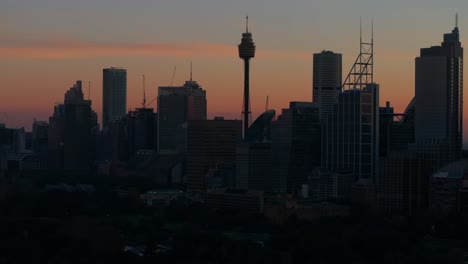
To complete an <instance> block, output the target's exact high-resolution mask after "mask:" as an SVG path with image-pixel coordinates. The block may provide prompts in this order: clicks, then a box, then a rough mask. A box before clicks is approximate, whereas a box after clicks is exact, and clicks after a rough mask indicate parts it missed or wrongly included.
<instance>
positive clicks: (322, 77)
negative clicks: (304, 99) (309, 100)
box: [313, 50, 342, 120]
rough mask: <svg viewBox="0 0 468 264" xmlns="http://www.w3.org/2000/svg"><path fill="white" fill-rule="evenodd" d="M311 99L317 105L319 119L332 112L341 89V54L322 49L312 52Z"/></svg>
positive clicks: (323, 118)
mask: <svg viewBox="0 0 468 264" xmlns="http://www.w3.org/2000/svg"><path fill="white" fill-rule="evenodd" d="M313 75H314V76H313V101H314V102H315V103H317V104H318V105H319V109H320V119H321V120H325V119H326V117H327V115H329V114H331V113H332V112H333V105H334V104H335V102H336V99H337V97H338V93H339V92H340V91H341V87H342V80H341V76H342V73H341V54H339V53H334V52H332V51H325V50H324V51H322V52H321V53H315V54H314V69H313Z"/></svg>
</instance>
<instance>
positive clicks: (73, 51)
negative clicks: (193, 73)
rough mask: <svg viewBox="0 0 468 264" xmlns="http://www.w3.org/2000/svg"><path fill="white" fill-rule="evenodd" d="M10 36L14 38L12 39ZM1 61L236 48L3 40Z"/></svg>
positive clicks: (227, 53) (230, 53)
mask: <svg viewBox="0 0 468 264" xmlns="http://www.w3.org/2000/svg"><path fill="white" fill-rule="evenodd" d="M10 37H11V36H10ZM0 43H1V44H0V58H22V59H76V58H93V57H122V56H150V57H161V56H167V57H211V58H213V57H215V58H216V57H220V58H233V57H236V56H237V55H238V54H237V45H236V44H233V45H227V44H221V43H97V42H84V41H80V40H75V39H69V38H68V39H67V38H61V39H25V38H18V37H12V38H8V39H3V40H2V39H0ZM257 54H258V57H260V58H273V57H274V58H292V59H309V58H310V54H307V53H301V52H288V51H275V50H259V51H257Z"/></svg>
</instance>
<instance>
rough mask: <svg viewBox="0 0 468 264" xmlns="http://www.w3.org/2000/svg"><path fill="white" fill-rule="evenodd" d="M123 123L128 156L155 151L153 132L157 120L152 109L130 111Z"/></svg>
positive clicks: (154, 135)
mask: <svg viewBox="0 0 468 264" xmlns="http://www.w3.org/2000/svg"><path fill="white" fill-rule="evenodd" d="M125 121H126V123H127V135H128V144H129V146H128V150H129V154H130V156H133V155H134V154H135V153H136V152H138V151H139V150H154V151H156V150H157V137H156V131H155V129H156V128H157V127H156V125H155V123H156V122H157V118H156V114H155V113H154V111H153V109H152V108H137V109H136V110H135V111H130V112H128V115H127V117H126V120H125Z"/></svg>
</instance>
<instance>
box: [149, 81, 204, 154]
mask: <svg viewBox="0 0 468 264" xmlns="http://www.w3.org/2000/svg"><path fill="white" fill-rule="evenodd" d="M158 115H159V118H158V148H159V152H160V153H183V152H185V151H186V149H187V121H188V120H206V116H207V107H206V91H205V90H203V89H202V88H201V87H200V86H199V85H198V83H197V82H195V81H192V80H190V81H187V82H185V84H184V85H183V86H180V87H159V89H158Z"/></svg>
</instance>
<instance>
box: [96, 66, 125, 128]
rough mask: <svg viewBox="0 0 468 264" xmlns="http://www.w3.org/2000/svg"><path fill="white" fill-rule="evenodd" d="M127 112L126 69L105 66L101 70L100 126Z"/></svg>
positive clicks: (117, 118) (105, 125)
mask: <svg viewBox="0 0 468 264" xmlns="http://www.w3.org/2000/svg"><path fill="white" fill-rule="evenodd" d="M126 113H127V70H126V69H122V68H115V67H112V68H107V69H103V70H102V128H103V130H106V129H107V126H108V123H109V122H111V121H115V120H119V119H121V118H123V117H124V116H125V114H126Z"/></svg>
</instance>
